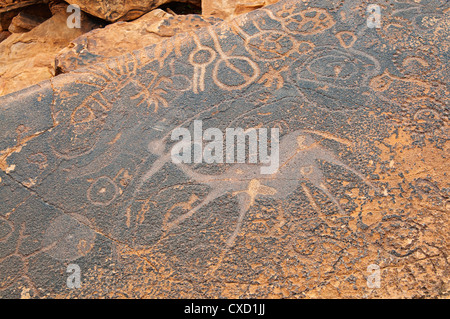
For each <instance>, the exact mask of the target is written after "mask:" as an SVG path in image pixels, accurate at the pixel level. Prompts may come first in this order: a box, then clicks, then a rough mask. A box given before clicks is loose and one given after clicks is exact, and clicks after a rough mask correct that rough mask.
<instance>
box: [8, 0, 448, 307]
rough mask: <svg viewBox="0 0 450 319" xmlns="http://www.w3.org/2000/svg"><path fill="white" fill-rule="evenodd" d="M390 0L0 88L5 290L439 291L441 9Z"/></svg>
mask: <svg viewBox="0 0 450 319" xmlns="http://www.w3.org/2000/svg"><path fill="white" fill-rule="evenodd" d="M312 3H313V4H314V5H312ZM385 3H386V4H387V5H386V6H385V7H384V8H383V19H382V24H381V26H380V28H370V27H368V25H367V18H368V16H367V14H366V9H367V8H366V5H367V2H366V1H354V0H343V1H333V0H317V1H308V2H306V1H294V0H287V1H281V2H279V3H277V4H275V5H273V6H270V7H266V8H262V9H259V10H255V11H254V12H252V13H249V14H246V15H242V16H239V17H237V18H236V19H234V20H233V21H229V22H222V23H219V24H216V25H214V26H208V27H206V28H202V29H200V30H197V31H193V32H190V33H188V34H187V33H183V34H179V35H175V36H173V37H170V38H169V39H167V40H166V41H163V42H161V43H159V44H157V45H153V46H148V47H145V48H143V49H140V50H137V51H133V52H130V53H127V54H125V55H123V56H120V57H114V58H111V59H108V60H107V61H105V62H103V63H98V64H95V65H89V66H87V67H86V68H82V69H78V70H76V71H74V72H71V73H67V74H62V75H59V76H57V77H55V78H53V79H51V80H48V81H44V82H42V83H40V84H39V85H36V86H33V87H30V88H27V89H26V90H23V91H21V92H18V93H15V94H11V95H9V96H4V97H1V98H0V128H1V130H0V199H1V201H0V203H1V204H0V297H1V298H6V297H9V298H11V297H15V298H19V297H32V298H39V297H40V298H70V297H72V298H75V297H78V298H79V297H84V298H120V297H122V298H123V297H127V298H237V299H238V298H250V299H256V298H263V297H265V298H319V297H320V298H388V297H391V298H447V297H448V296H449V295H450V276H449V263H450V257H449V256H450V254H449V247H450V246H449V245H450V221H449V216H450V214H449V211H450V201H449V198H450V194H449V191H450V183H449V170H448V162H449V158H448V157H449V154H450V141H449V114H450V109H449V103H448V102H449V98H448V97H449V87H448V83H449V74H450V73H449V72H448V70H449V62H450V61H449V55H448V52H449V42H448V31H449V19H448V12H449V6H450V4H449V3H448V2H447V1H444V0H443V1H439V0H433V1H426V0H423V1H420V2H418V1H386V2H385ZM402 25H403V26H405V27H401V26H402ZM41 26H42V25H40V26H38V27H36V28H35V29H33V30H32V31H30V33H32V32H35V30H36V29H38V28H40V27H41ZM6 41H9V39H7V40H6ZM0 65H2V64H0ZM238 128H241V130H237V129H238ZM227 129H236V130H235V131H234V132H236V131H240V132H242V134H239V135H240V138H239V139H238V140H241V141H242V139H241V138H243V140H244V141H243V142H241V143H240V144H239V145H238V146H240V147H238V148H237V152H236V147H234V148H227V149H228V150H227V151H226V152H225V151H224V149H226V148H225V147H224V144H231V143H228V142H229V141H228V137H226V136H224V135H226V131H227ZM264 129H267V131H266V130H264ZM244 132H245V133H246V134H247V135H248V138H246V136H245V135H244V136H243V134H244ZM271 133H273V134H271ZM213 136H214V137H213ZM269 136H270V137H269ZM180 137H182V138H183V141H182V143H181V144H178V142H179V140H178V138H180ZM192 139H193V140H192ZM232 140H233V141H234V140H235V137H234V136H232ZM265 142H267V144H266V143H265ZM242 146H243V148H242ZM192 147H193V149H192ZM230 149H232V150H233V151H230ZM264 149H265V150H266V151H267V152H265V151H263V150H264ZM181 151H182V153H183V155H187V158H185V159H184V161H182V162H181V163H180V157H179V156H176V155H177V153H180V152H181ZM192 151H193V153H194V154H196V156H195V158H194V160H192V156H191V155H192V154H191V153H192ZM242 153H243V154H242ZM238 154H241V155H243V156H242V159H243V161H242V162H241V161H240V160H239V159H237V158H236V156H235V155H238ZM255 154H256V155H257V157H256V158H255V157H254V155H255ZM198 155H200V156H198ZM213 155H214V157H213ZM226 155H229V156H226ZM247 155H248V156H247ZM238 156H239V155H238ZM185 157H186V156H185ZM239 157H240V156H239ZM267 157H269V160H267ZM251 158H253V159H255V160H254V161H250V159H251ZM236 162H238V163H236ZM269 164H270V165H271V166H273V168H275V169H274V170H268V167H267V166H268V165H269ZM263 168H266V170H264V169H263ZM68 265H72V267H75V266H78V267H79V269H80V270H81V271H82V273H81V275H80V276H82V283H81V287H80V288H79V289H68V286H67V282H68V276H69V275H70V274H67V270H68ZM69 270H70V269H69ZM72 270H73V269H72Z"/></svg>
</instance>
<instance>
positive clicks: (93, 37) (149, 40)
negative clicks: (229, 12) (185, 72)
mask: <svg viewBox="0 0 450 319" xmlns="http://www.w3.org/2000/svg"><path fill="white" fill-rule="evenodd" d="M219 21H220V20H219V19H215V18H207V19H204V18H202V17H201V16H199V15H192V14H189V15H179V16H173V15H172V14H169V13H167V12H165V11H163V10H160V9H156V10H153V11H151V12H149V13H147V14H145V15H144V16H142V17H140V18H139V19H137V20H135V21H132V22H118V23H115V24H111V25H109V26H107V27H105V28H103V29H96V30H93V31H91V32H88V33H86V34H83V35H82V36H80V37H78V38H77V39H75V40H74V41H73V42H72V43H71V44H70V45H69V46H68V47H67V48H65V49H63V50H62V51H61V52H60V53H59V54H58V56H57V57H56V68H57V73H67V72H70V71H73V70H76V69H78V68H79V67H83V66H86V65H89V64H93V63H98V62H103V61H105V60H106V59H107V58H111V57H117V56H120V55H123V54H126V53H128V52H131V51H133V50H138V49H142V48H144V47H145V46H149V45H152V44H155V43H158V42H161V41H162V40H163V39H165V38H168V37H172V36H174V35H175V34H177V33H182V32H189V31H192V30H195V29H198V28H201V27H206V26H208V25H211V24H214V23H217V22H219Z"/></svg>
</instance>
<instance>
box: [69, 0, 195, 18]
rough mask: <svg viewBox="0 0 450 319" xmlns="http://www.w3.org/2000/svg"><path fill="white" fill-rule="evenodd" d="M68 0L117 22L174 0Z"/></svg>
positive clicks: (82, 8)
mask: <svg viewBox="0 0 450 319" xmlns="http://www.w3.org/2000/svg"><path fill="white" fill-rule="evenodd" d="M67 2H68V3H70V4H75V5H78V6H80V8H81V10H83V11H84V12H87V13H90V14H92V15H93V16H96V17H98V18H101V19H104V20H107V21H111V22H115V21H118V20H125V21H128V20H134V19H137V18H139V17H140V16H142V15H143V14H145V13H147V12H149V11H151V10H153V9H156V8H158V7H159V6H160V5H163V4H165V3H169V2H172V0H99V1H91V0H68V1H67ZM177 2H188V3H194V4H196V5H200V1H199V0H179V1H177Z"/></svg>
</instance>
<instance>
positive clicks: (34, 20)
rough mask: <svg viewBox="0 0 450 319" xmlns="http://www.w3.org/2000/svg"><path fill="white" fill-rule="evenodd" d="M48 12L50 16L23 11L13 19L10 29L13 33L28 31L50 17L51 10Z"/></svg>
mask: <svg viewBox="0 0 450 319" xmlns="http://www.w3.org/2000/svg"><path fill="white" fill-rule="evenodd" d="M48 13H49V15H48V16H43V15H37V14H30V13H28V12H27V11H22V12H20V13H19V14H18V15H17V16H15V17H14V18H13V19H12V20H11V24H10V25H9V27H8V31H9V32H11V33H23V32H28V31H30V30H32V29H34V28H35V27H37V26H38V25H40V24H41V23H42V22H44V21H45V20H47V19H48V18H50V16H51V13H50V11H48Z"/></svg>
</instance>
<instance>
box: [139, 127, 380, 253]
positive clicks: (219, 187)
mask: <svg viewBox="0 0 450 319" xmlns="http://www.w3.org/2000/svg"><path fill="white" fill-rule="evenodd" d="M314 133H315V134H316V135H322V136H324V137H326V138H328V139H334V140H335V141H337V142H340V143H345V144H350V142H349V141H346V140H345V139H341V138H333V136H332V135H331V134H329V133H322V132H314ZM314 133H310V132H308V131H304V130H299V131H294V132H292V133H289V134H287V135H285V136H284V137H283V138H282V140H281V143H280V168H279V170H278V171H277V172H276V173H274V174H272V175H264V174H261V172H260V167H259V166H258V165H250V164H234V165H233V166H232V167H231V168H230V169H228V170H227V171H226V172H225V173H223V174H220V175H207V174H201V173H198V172H197V171H196V170H194V169H192V168H191V167H190V166H189V165H187V164H183V163H178V164H176V165H177V166H178V167H180V168H181V170H182V171H183V172H184V173H185V174H186V176H187V177H189V178H190V179H191V181H192V182H194V183H200V184H203V185H207V186H208V187H209V193H208V195H207V196H206V197H205V198H204V199H203V200H202V201H201V202H200V203H199V204H198V205H197V206H195V207H194V208H192V209H190V210H189V211H187V212H186V213H184V214H182V215H181V216H179V217H177V218H175V219H174V220H166V221H165V223H164V225H163V228H164V231H166V232H169V231H171V230H172V229H174V228H175V227H177V226H178V225H180V224H181V223H183V222H184V221H185V220H187V219H189V218H190V217H192V216H193V215H194V214H195V213H197V212H198V211H199V210H200V209H202V208H204V207H205V206H207V205H208V204H210V203H212V202H213V201H214V200H216V199H217V198H219V197H221V196H224V195H227V194H231V195H232V196H233V197H237V199H238V203H239V204H238V206H239V216H238V218H237V222H236V225H235V228H234V231H233V233H232V234H231V235H230V237H229V238H228V240H227V242H226V245H227V247H232V246H233V244H234V242H235V240H236V238H237V236H238V235H239V233H240V231H241V228H242V225H243V223H244V219H245V214H246V213H247V212H248V210H249V209H250V208H251V207H252V206H254V205H255V204H256V199H257V198H259V197H260V196H269V197H273V198H275V199H286V198H287V197H288V196H289V195H291V194H292V193H293V192H294V191H295V190H296V189H297V188H298V186H299V184H300V183H301V182H302V181H303V182H308V183H309V184H312V186H314V187H315V188H317V189H319V190H320V191H322V192H323V193H324V194H325V195H326V196H327V197H328V198H329V199H330V200H331V201H332V202H333V203H334V205H335V206H336V207H337V209H338V211H339V212H340V213H341V214H343V215H345V214H346V212H345V211H344V210H343V209H342V207H341V205H340V203H339V201H338V200H337V199H336V198H335V196H334V195H333V194H332V193H331V192H330V190H329V189H328V187H327V185H326V180H325V176H324V173H323V172H322V170H321V168H320V166H319V164H318V161H326V162H328V163H330V164H333V165H336V166H339V167H341V168H343V169H345V170H347V171H349V172H351V173H352V174H354V175H355V176H357V177H358V178H359V179H360V180H362V181H363V182H364V183H365V184H367V185H368V186H369V187H370V188H372V189H373V190H374V191H375V192H377V193H380V191H379V189H378V188H377V187H376V186H374V185H373V184H372V183H371V182H370V181H369V180H368V179H367V178H366V177H364V176H363V175H362V174H361V173H360V172H358V171H357V170H355V169H353V168H351V167H350V166H348V165H346V164H345V163H344V162H342V161H341V160H340V159H339V158H338V157H337V156H336V155H335V154H334V153H333V152H331V151H329V150H327V149H326V148H324V147H323V146H321V145H320V140H319V141H317V140H315V139H314V138H313V137H312V134H314ZM164 149H165V145H164V144H162V143H161V141H154V142H152V143H151V144H150V146H149V151H152V152H154V153H155V154H157V155H158V156H159V158H158V159H157V160H156V161H155V162H154V163H153V165H152V166H151V168H150V169H149V170H148V171H147V172H146V173H145V174H144V175H143V178H142V179H141V182H140V184H139V185H140V187H142V186H143V185H144V183H145V182H146V181H148V180H150V179H151V178H152V176H153V175H154V174H156V173H157V172H158V171H159V170H160V169H161V168H162V167H163V166H164V165H165V164H166V163H168V162H169V161H170V160H171V156H170V153H171V152H170V151H169V152H167V153H164ZM302 187H303V188H304V187H306V186H305V185H304V184H302ZM307 196H308V197H311V195H310V192H307ZM191 204H192V203H191ZM311 204H312V205H313V206H314V205H316V203H311Z"/></svg>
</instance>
